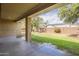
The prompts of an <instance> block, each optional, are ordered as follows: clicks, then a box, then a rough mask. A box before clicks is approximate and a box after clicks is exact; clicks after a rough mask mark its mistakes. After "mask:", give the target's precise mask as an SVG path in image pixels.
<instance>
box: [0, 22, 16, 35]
mask: <svg viewBox="0 0 79 59" xmlns="http://www.w3.org/2000/svg"><path fill="white" fill-rule="evenodd" d="M16 29H17V23H16V22H11V21H0V36H12V35H16Z"/></svg>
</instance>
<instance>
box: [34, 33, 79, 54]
mask: <svg viewBox="0 0 79 59" xmlns="http://www.w3.org/2000/svg"><path fill="white" fill-rule="evenodd" d="M32 40H33V41H36V42H40V43H44V42H47V43H52V44H54V45H56V46H57V47H58V48H60V49H66V50H67V51H69V52H70V53H72V54H73V55H79V42H76V41H75V40H74V41H73V40H72V38H69V37H64V36H61V37H60V36H56V35H55V36H53V35H46V34H40V33H39V34H37V33H32ZM78 41H79V40H78Z"/></svg>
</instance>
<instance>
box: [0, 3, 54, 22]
mask: <svg viewBox="0 0 79 59" xmlns="http://www.w3.org/2000/svg"><path fill="white" fill-rule="evenodd" d="M53 4H54V3H47V4H45V3H2V4H1V19H2V20H13V21H18V20H20V19H22V18H24V17H26V16H29V15H31V14H33V13H35V12H38V11H40V10H43V9H45V8H47V7H49V6H51V5H53Z"/></svg>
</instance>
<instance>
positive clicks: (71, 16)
mask: <svg viewBox="0 0 79 59" xmlns="http://www.w3.org/2000/svg"><path fill="white" fill-rule="evenodd" d="M58 16H59V17H60V19H61V20H63V21H64V22H65V23H69V24H73V23H75V22H77V21H78V20H79V4H69V5H66V6H63V7H61V8H59V14H58Z"/></svg>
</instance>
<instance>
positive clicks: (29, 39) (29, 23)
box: [25, 17, 31, 42]
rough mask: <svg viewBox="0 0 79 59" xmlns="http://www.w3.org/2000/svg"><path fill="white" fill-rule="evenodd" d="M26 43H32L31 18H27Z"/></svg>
mask: <svg viewBox="0 0 79 59" xmlns="http://www.w3.org/2000/svg"><path fill="white" fill-rule="evenodd" d="M25 31H26V34H25V36H26V41H28V42H30V41H31V18H27V17H26V30H25Z"/></svg>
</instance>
